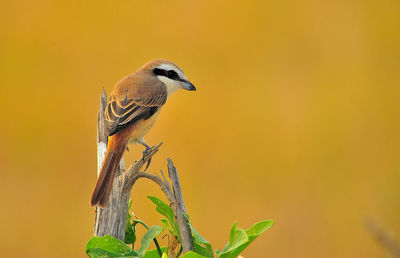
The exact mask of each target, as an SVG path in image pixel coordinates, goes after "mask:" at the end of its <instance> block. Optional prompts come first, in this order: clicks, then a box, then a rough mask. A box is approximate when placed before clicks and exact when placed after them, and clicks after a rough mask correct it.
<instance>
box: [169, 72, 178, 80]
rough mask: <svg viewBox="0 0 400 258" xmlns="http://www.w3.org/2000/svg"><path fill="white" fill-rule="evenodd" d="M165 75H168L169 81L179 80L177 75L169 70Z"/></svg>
mask: <svg viewBox="0 0 400 258" xmlns="http://www.w3.org/2000/svg"><path fill="white" fill-rule="evenodd" d="M167 75H168V78H171V79H176V78H179V76H178V74H177V73H176V72H175V71H174V70H169V71H168V73H167Z"/></svg>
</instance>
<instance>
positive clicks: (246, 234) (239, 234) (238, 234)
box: [216, 220, 274, 258]
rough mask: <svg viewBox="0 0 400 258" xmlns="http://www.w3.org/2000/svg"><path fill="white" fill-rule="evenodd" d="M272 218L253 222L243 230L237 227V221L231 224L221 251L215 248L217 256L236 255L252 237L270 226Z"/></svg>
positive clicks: (227, 257)
mask: <svg viewBox="0 0 400 258" xmlns="http://www.w3.org/2000/svg"><path fill="white" fill-rule="evenodd" d="M273 224H274V222H273V221H272V220H264V221H261V222H258V223H256V224H254V225H253V226H252V227H251V228H249V229H247V230H243V229H241V228H238V227H237V222H235V223H234V224H233V226H232V229H231V233H230V236H229V242H228V243H227V244H226V246H225V248H224V249H223V250H222V251H218V250H217V252H216V253H217V257H219V258H234V257H237V256H238V255H239V254H240V253H241V252H242V251H243V250H244V249H245V248H246V247H247V246H248V245H249V244H250V243H251V242H253V240H254V239H256V238H257V237H258V236H259V235H261V234H262V233H264V232H265V231H266V230H267V229H269V228H270V227H272V225H273Z"/></svg>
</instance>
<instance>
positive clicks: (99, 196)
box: [90, 134, 128, 208]
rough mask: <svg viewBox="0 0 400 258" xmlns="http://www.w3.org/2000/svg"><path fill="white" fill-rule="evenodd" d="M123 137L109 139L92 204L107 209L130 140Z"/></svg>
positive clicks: (116, 136) (115, 136)
mask: <svg viewBox="0 0 400 258" xmlns="http://www.w3.org/2000/svg"><path fill="white" fill-rule="evenodd" d="M124 138H126V137H122V138H121V135H118V134H116V135H113V136H111V137H110V138H109V143H108V147H107V151H106V155H105V158H104V161H103V166H102V167H101V170H100V175H99V177H98V179H97V183H96V187H95V188H94V191H93V194H92V199H91V200H90V204H91V205H92V206H95V205H96V206H99V207H101V208H105V207H106V206H107V203H108V201H109V199H110V194H111V190H112V186H113V182H114V178H115V175H116V174H117V169H118V165H119V162H120V161H121V159H122V155H123V154H124V151H125V149H126V145H127V143H128V141H127V140H128V139H124Z"/></svg>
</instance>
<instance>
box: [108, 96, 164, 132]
mask: <svg viewBox="0 0 400 258" xmlns="http://www.w3.org/2000/svg"><path fill="white" fill-rule="evenodd" d="M166 100H167V92H166V91H165V92H158V94H157V95H153V96H147V97H133V98H128V96H127V95H126V96H125V98H123V99H122V100H119V99H111V100H110V101H109V102H108V104H107V107H106V114H105V116H106V119H105V120H106V133H107V135H108V136H111V135H113V134H116V133H117V132H119V131H120V130H122V129H123V128H125V127H127V126H128V125H130V124H132V123H135V122H136V121H138V120H141V119H144V120H146V119H148V118H150V117H151V116H152V115H153V114H154V113H155V112H157V110H158V109H159V108H160V107H161V106H162V105H164V104H165V102H166Z"/></svg>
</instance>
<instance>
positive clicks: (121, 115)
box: [90, 60, 195, 208]
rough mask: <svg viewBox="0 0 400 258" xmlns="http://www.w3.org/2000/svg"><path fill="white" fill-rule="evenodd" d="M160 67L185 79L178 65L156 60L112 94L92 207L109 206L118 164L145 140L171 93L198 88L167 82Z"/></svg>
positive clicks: (129, 77)
mask: <svg viewBox="0 0 400 258" xmlns="http://www.w3.org/2000/svg"><path fill="white" fill-rule="evenodd" d="M158 67H172V68H173V69H174V71H176V72H175V75H176V74H177V73H181V76H183V77H184V74H183V72H182V70H180V68H178V67H177V66H176V65H175V64H174V63H172V62H169V61H167V60H154V61H151V62H149V63H147V64H145V65H144V66H143V67H142V68H140V69H139V70H138V71H137V72H135V73H134V74H131V75H129V76H127V77H125V78H123V79H122V80H121V81H119V82H118V83H117V85H116V86H115V87H114V89H113V91H112V93H111V96H110V100H109V102H108V104H107V107H106V112H105V116H106V120H105V121H106V133H107V135H108V136H109V143H108V146H107V151H106V155H105V159H104V162H103V165H102V168H101V170H100V175H99V177H98V179H97V183H96V187H95V189H94V191H93V194H92V198H91V201H90V203H91V205H92V206H94V205H96V206H99V207H103V208H104V207H106V206H107V203H108V200H109V196H110V193H111V190H112V185H113V181H114V178H115V175H116V172H117V169H118V165H119V163H120V161H121V159H122V156H123V154H124V151H125V149H126V147H127V145H128V142H132V143H135V142H138V141H142V142H143V141H144V140H143V136H144V135H145V134H146V133H147V132H148V131H149V130H150V129H151V127H152V126H153V124H154V123H155V121H156V119H157V117H158V114H159V112H160V110H161V107H162V106H163V105H164V104H165V102H166V100H167V97H168V94H169V93H171V92H172V91H174V90H176V89H177V87H178V86H179V87H180V85H183V86H182V87H183V88H185V87H189V86H186V84H190V85H191V87H192V88H190V89H189V88H188V89H189V90H193V89H195V88H194V86H193V85H192V84H191V83H190V82H188V81H187V80H186V77H185V78H184V79H182V78H180V77H179V75H177V76H178V77H176V76H175V78H174V79H173V80H172V79H171V80H167V79H164V77H168V76H167V72H165V75H164V74H162V75H161V76H164V77H160V76H157V73H156V72H155V70H154V69H155V68H158ZM172 68H171V69H172ZM161 71H164V70H161ZM161 73H164V72H161ZM177 78H178V79H179V80H178V79H177ZM175 80H176V82H175ZM171 88H172V91H171Z"/></svg>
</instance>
